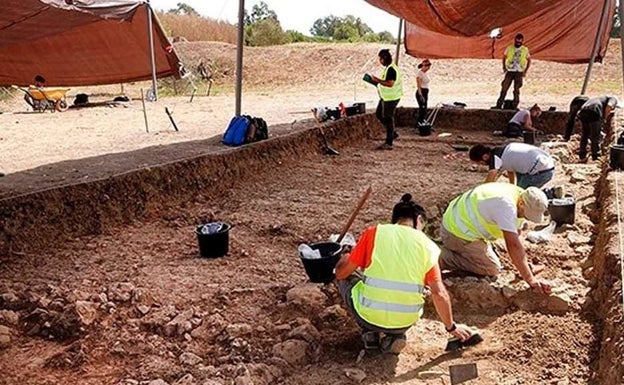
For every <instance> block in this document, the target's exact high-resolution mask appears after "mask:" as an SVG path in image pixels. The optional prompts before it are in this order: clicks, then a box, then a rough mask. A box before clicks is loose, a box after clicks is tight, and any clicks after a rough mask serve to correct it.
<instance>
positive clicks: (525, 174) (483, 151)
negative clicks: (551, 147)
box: [468, 143, 555, 188]
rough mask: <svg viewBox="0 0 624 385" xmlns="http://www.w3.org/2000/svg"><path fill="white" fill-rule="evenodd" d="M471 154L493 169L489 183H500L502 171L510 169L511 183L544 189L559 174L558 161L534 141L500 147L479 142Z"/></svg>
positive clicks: (508, 173)
mask: <svg viewBox="0 0 624 385" xmlns="http://www.w3.org/2000/svg"><path fill="white" fill-rule="evenodd" d="M468 156H469V157H470V160H471V161H473V162H476V163H478V164H482V165H485V166H488V167H489V168H490V171H489V172H488V174H487V177H486V178H485V183H488V182H496V180H497V179H498V177H499V176H500V174H501V172H502V171H506V172H507V178H509V183H511V184H516V185H517V186H518V187H520V188H527V187H531V186H533V187H539V188H541V187H542V186H544V185H545V184H546V183H548V182H549V181H550V180H551V179H552V178H553V176H554V174H555V160H554V159H553V158H552V157H551V156H550V155H549V154H548V153H547V152H546V151H544V150H542V149H541V148H539V147H535V146H532V145H530V144H525V143H509V144H507V145H505V146H497V147H489V146H486V145H483V144H476V145H474V146H472V147H471V148H470V151H469V152H468Z"/></svg>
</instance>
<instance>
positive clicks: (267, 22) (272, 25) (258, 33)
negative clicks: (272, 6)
mask: <svg viewBox="0 0 624 385" xmlns="http://www.w3.org/2000/svg"><path fill="white" fill-rule="evenodd" d="M287 41H288V35H287V34H285V33H284V31H282V27H281V26H280V24H279V22H278V21H276V20H274V19H264V20H261V21H258V22H256V23H253V24H251V25H250V26H248V27H247V28H245V42H246V44H247V45H250V46H252V47H264V46H268V45H279V44H285V43H286V42H287Z"/></svg>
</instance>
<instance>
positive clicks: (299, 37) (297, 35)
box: [284, 29, 312, 43]
mask: <svg viewBox="0 0 624 385" xmlns="http://www.w3.org/2000/svg"><path fill="white" fill-rule="evenodd" d="M284 33H285V34H286V38H287V39H286V40H287V42H288V43H301V42H309V41H312V39H311V38H310V37H309V36H306V35H304V34H302V33H301V32H299V31H294V30H292V29H289V30H287V31H286V32H284Z"/></svg>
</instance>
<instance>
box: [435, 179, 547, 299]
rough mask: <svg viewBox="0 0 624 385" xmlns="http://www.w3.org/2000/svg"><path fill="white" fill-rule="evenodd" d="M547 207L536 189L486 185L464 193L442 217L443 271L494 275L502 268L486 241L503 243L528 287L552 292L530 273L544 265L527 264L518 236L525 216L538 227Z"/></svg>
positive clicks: (540, 192) (499, 184) (541, 193)
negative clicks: (499, 240)
mask: <svg viewBox="0 0 624 385" xmlns="http://www.w3.org/2000/svg"><path fill="white" fill-rule="evenodd" d="M547 209H548V199H547V198H546V194H544V192H543V191H542V190H540V189H538V188H537V187H529V188H527V189H526V190H524V189H522V188H520V187H518V186H515V185H513V184H509V183H484V184H480V185H478V186H476V187H474V188H473V189H471V190H468V191H467V192H465V193H463V194H462V195H460V196H458V197H457V198H455V199H453V200H452V201H451V203H450V204H449V206H448V208H447V209H446V211H445V212H444V215H443V217H442V225H441V226H440V238H442V245H443V248H442V254H440V266H441V268H442V269H449V270H461V271H466V272H471V273H474V274H478V275H483V276H490V277H492V276H494V277H495V276H497V275H498V274H499V273H500V272H501V270H502V265H501V262H500V259H499V257H498V255H497V254H496V252H495V251H494V249H493V248H492V245H491V244H490V243H489V242H491V241H494V240H497V239H504V240H505V245H506V247H507V251H508V252H509V256H510V257H511V262H512V263H513V265H514V266H515V267H516V269H518V271H519V272H520V276H521V277H522V278H523V279H524V280H525V281H526V282H527V283H528V284H529V285H530V286H531V287H532V288H535V289H538V290H539V291H540V292H541V293H542V294H545V295H547V294H550V292H551V286H550V284H549V283H547V282H546V281H542V280H538V279H537V278H535V275H534V273H538V272H539V271H541V270H542V269H543V266H537V265H535V266H533V265H531V264H529V262H528V261H527V258H526V253H525V250H524V246H522V242H520V237H519V232H518V229H519V228H520V227H521V226H522V222H523V220H522V219H523V218H526V219H528V220H529V221H531V222H535V223H541V222H542V221H543V219H544V212H545V211H546V210H547Z"/></svg>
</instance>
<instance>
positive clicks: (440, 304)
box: [429, 280, 471, 341]
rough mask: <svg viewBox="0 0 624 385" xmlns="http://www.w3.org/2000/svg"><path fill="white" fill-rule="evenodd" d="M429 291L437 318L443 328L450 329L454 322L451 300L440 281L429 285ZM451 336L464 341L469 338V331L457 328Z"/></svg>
mask: <svg viewBox="0 0 624 385" xmlns="http://www.w3.org/2000/svg"><path fill="white" fill-rule="evenodd" d="M429 287H430V289H431V299H432V300H433V305H434V306H435V309H436V312H437V313H438V316H439V317H440V319H441V320H442V323H443V324H444V327H445V328H446V329H447V330H448V329H450V328H451V327H452V326H453V324H454V323H455V321H454V320H453V309H452V307H451V298H450V297H449V294H448V292H447V291H446V288H445V287H444V284H443V283H442V281H441V280H437V281H434V282H432V283H430V284H429ZM451 334H452V335H453V336H455V337H457V338H459V339H460V340H462V341H464V340H466V339H467V338H469V337H470V334H471V333H470V330H468V329H467V328H465V327H459V326H458V327H457V328H456V329H455V330H454V331H452V332H451Z"/></svg>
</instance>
